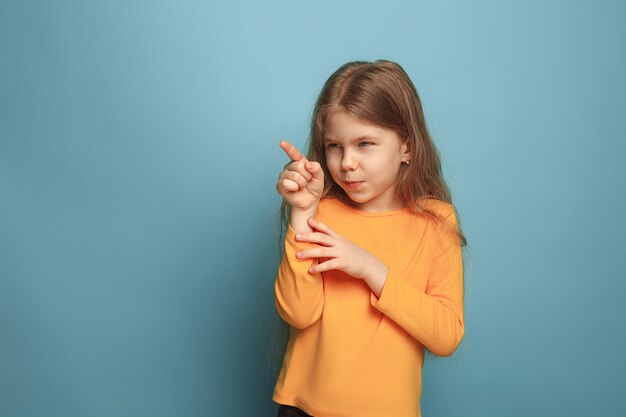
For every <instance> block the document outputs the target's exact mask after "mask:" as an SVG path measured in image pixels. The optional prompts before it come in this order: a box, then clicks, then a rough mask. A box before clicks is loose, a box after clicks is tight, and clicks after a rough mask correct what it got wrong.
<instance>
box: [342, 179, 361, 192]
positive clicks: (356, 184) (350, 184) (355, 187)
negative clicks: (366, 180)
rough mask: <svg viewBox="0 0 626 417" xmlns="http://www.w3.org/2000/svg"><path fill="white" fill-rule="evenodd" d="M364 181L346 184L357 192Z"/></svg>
mask: <svg viewBox="0 0 626 417" xmlns="http://www.w3.org/2000/svg"><path fill="white" fill-rule="evenodd" d="M362 182H363V181H355V182H346V185H347V186H348V187H350V189H351V190H356V189H357V188H359V186H360V185H361V183H362Z"/></svg>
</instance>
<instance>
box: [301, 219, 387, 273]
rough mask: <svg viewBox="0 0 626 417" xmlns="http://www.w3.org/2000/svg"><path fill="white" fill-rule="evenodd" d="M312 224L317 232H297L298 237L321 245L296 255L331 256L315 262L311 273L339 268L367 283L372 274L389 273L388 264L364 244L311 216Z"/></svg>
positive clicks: (310, 256) (302, 256) (304, 257)
mask: <svg viewBox="0 0 626 417" xmlns="http://www.w3.org/2000/svg"><path fill="white" fill-rule="evenodd" d="M309 225H310V226H311V228H313V230H317V232H313V233H300V234H298V235H296V240H298V241H299V242H313V243H317V244H319V245H320V246H318V247H316V248H312V249H306V250H302V251H300V252H298V253H296V256H297V257H298V259H306V258H329V259H328V260H326V261H325V262H321V263H319V262H318V264H317V265H312V266H311V268H310V270H309V271H310V272H311V273H315V272H324V271H329V270H331V269H338V270H340V271H343V272H345V273H346V274H348V275H351V276H352V277H354V278H357V279H362V280H365V281H367V282H368V284H369V282H370V281H371V278H374V277H376V276H380V275H381V274H382V276H383V278H384V277H385V276H386V273H387V271H388V267H387V266H386V265H385V264H384V263H383V262H382V261H381V260H380V259H378V258H377V257H375V256H374V255H372V254H371V253H369V252H368V251H366V250H365V249H363V248H362V247H360V246H358V245H356V244H354V243H352V242H351V241H350V240H348V239H346V238H344V237H343V236H341V235H340V234H339V233H337V232H335V231H334V230H333V229H331V228H330V227H328V225H326V224H324V223H322V222H320V221H318V220H315V219H313V218H310V219H309ZM298 254H299V256H298Z"/></svg>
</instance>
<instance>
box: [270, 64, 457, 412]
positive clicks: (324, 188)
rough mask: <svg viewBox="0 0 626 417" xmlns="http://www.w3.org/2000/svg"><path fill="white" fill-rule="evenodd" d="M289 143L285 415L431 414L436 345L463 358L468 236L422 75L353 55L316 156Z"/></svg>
mask: <svg viewBox="0 0 626 417" xmlns="http://www.w3.org/2000/svg"><path fill="white" fill-rule="evenodd" d="M280 146H281V148H282V149H283V150H284V151H285V153H286V154H287V156H288V157H289V158H290V160H291V161H290V162H289V163H288V164H286V165H285V167H284V169H283V171H282V172H281V173H280V175H279V179H278V183H277V185H276V189H277V191H278V192H279V194H280V195H281V196H282V197H283V201H282V204H281V214H282V219H283V222H284V223H285V224H286V226H287V230H286V233H285V240H284V256H283V257H282V260H281V263H280V265H279V269H278V276H277V277H276V280H275V283H274V294H275V304H276V309H277V311H278V313H279V315H280V317H281V318H282V319H283V320H284V321H285V322H286V323H287V324H288V325H289V340H288V345H287V348H286V351H285V354H284V360H283V364H282V369H281V371H280V375H279V376H278V380H277V383H276V386H275V388H274V393H273V397H272V399H273V400H274V401H275V402H277V403H279V404H280V407H279V410H278V416H310V415H312V416H315V417H331V416H332V417H340V416H341V417H419V416H421V414H420V395H421V391H422V380H421V379H422V378H421V371H422V365H423V360H424V348H427V349H428V350H430V351H431V352H432V353H434V354H436V355H440V356H449V355H451V354H452V353H453V352H454V351H455V350H456V348H457V346H458V345H459V343H460V341H461V339H462V338H463V334H464V323H463V293H464V287H463V261H462V251H461V247H462V245H466V243H467V242H466V240H465V237H464V236H463V233H462V232H461V228H460V227H459V224H458V221H457V215H456V210H455V208H454V206H453V205H452V203H451V197H450V192H449V190H448V187H447V185H446V184H445V181H444V180H443V178H442V173H441V165H440V160H439V156H438V152H437V149H436V148H435V145H434V144H433V143H432V141H431V139H430V136H429V133H428V130H427V127H426V122H425V120H424V115H423V112H422V107H421V103H420V99H419V96H418V94H417V91H416V89H415V87H414V85H413V83H412V82H411V80H410V79H409V77H408V75H407V74H406V72H405V71H404V70H403V69H402V68H401V67H400V66H399V65H398V64H397V63H394V62H391V61H385V60H378V61H374V62H364V61H356V62H349V63H347V64H345V65H343V66H341V67H340V68H339V69H338V70H337V71H335V73H334V74H332V75H331V76H330V78H329V79H328V80H327V81H326V83H325V85H324V87H323V89H322V91H321V92H320V95H319V98H318V99H317V102H316V105H315V108H314V111H313V117H312V124H311V136H310V148H309V150H308V152H307V156H306V157H305V156H304V155H302V154H301V153H300V152H299V151H298V150H297V149H296V148H295V147H294V146H292V145H291V144H289V143H287V142H285V141H281V142H280ZM287 219H289V221H288V223H287Z"/></svg>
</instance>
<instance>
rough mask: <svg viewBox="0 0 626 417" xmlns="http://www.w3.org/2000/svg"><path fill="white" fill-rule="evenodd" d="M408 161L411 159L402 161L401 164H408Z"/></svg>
mask: <svg viewBox="0 0 626 417" xmlns="http://www.w3.org/2000/svg"><path fill="white" fill-rule="evenodd" d="M410 162H411V161H402V163H403V164H407V165H409V163H410Z"/></svg>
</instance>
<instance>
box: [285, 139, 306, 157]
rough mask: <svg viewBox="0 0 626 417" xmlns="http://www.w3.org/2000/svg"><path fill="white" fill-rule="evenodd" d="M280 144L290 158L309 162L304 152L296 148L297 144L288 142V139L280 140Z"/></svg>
mask: <svg viewBox="0 0 626 417" xmlns="http://www.w3.org/2000/svg"><path fill="white" fill-rule="evenodd" d="M279 145H280V147H281V148H282V149H283V151H285V153H286V154H287V156H288V157H289V159H291V160H292V161H300V160H304V162H308V159H306V157H305V156H304V155H302V153H300V151H299V150H298V148H296V147H295V146H293V145H292V144H291V143H289V142H287V141H286V140H281V141H280V142H279Z"/></svg>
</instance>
